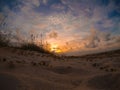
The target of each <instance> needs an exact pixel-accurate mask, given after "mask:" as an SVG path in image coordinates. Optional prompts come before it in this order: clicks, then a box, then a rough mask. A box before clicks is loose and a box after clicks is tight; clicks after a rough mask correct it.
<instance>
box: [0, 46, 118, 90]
mask: <svg viewBox="0 0 120 90" xmlns="http://www.w3.org/2000/svg"><path fill="white" fill-rule="evenodd" d="M119 83H120V51H119V50H118V51H114V52H113V51H112V52H106V53H101V54H94V55H86V56H80V57H73V56H72V57H55V56H51V55H47V54H42V53H37V52H34V51H25V50H20V49H14V48H0V90H120V85H119Z"/></svg>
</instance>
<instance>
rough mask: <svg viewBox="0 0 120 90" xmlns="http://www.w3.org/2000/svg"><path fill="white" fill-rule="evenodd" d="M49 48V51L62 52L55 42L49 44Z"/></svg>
mask: <svg viewBox="0 0 120 90" xmlns="http://www.w3.org/2000/svg"><path fill="white" fill-rule="evenodd" d="M50 50H51V52H55V53H61V52H62V51H61V50H60V48H59V46H58V45H57V44H51V47H50Z"/></svg>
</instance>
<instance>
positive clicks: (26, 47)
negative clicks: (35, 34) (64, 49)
mask: <svg viewBox="0 0 120 90" xmlns="http://www.w3.org/2000/svg"><path fill="white" fill-rule="evenodd" d="M21 49H24V50H30V51H37V52H40V53H47V54H51V53H50V52H49V51H48V50H45V49H44V48H43V47H39V46H37V45H36V44H34V43H24V44H22V45H21Z"/></svg>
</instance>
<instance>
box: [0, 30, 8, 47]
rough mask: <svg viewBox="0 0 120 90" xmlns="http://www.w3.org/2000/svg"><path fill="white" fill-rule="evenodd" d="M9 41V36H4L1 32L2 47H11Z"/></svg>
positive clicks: (0, 45)
mask: <svg viewBox="0 0 120 90" xmlns="http://www.w3.org/2000/svg"><path fill="white" fill-rule="evenodd" d="M9 42H10V41H9V39H8V35H4V34H2V33H1V32H0V47H6V46H9V44H10V43H9Z"/></svg>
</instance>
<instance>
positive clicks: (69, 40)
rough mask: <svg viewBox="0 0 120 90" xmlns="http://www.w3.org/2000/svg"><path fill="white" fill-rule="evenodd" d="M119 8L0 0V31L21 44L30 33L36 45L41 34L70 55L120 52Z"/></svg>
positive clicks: (116, 0)
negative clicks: (109, 51) (107, 51)
mask: <svg viewBox="0 0 120 90" xmlns="http://www.w3.org/2000/svg"><path fill="white" fill-rule="evenodd" d="M119 6H120V0H0V31H5V32H12V34H14V35H16V36H17V40H18V39H19V40H21V41H22V40H29V39H30V34H34V35H36V36H37V39H36V42H40V40H41V34H42V37H43V39H44V41H45V42H48V43H49V44H51V45H56V46H57V47H59V48H60V49H62V51H63V52H67V53H70V54H72V55H77V54H83V53H91V52H99V51H105V50H111V49H120V7H119ZM13 39H15V38H13ZM14 41H15V40H14Z"/></svg>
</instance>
